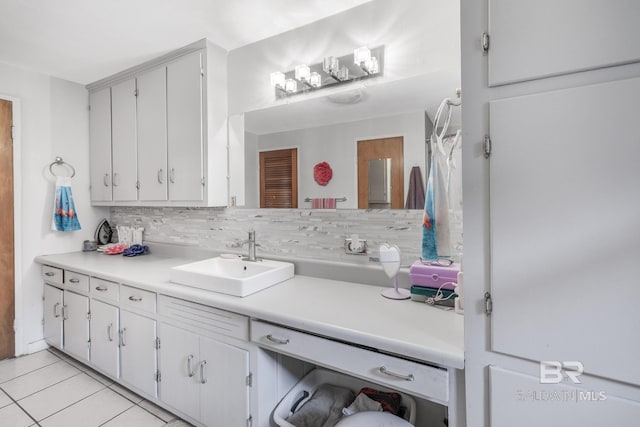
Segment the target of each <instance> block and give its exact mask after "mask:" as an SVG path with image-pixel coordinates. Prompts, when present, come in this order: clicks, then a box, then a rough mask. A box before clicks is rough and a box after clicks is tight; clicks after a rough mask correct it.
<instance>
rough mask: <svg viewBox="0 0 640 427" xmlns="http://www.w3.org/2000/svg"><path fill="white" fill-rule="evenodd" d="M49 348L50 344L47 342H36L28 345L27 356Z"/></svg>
mask: <svg viewBox="0 0 640 427" xmlns="http://www.w3.org/2000/svg"><path fill="white" fill-rule="evenodd" d="M47 348H49V344H47V342H46V341H45V340H43V339H42V340H38V341H34V342H31V343H29V344H28V345H27V353H26V354H31V353H37V352H38V351H40V350H45V349H47Z"/></svg>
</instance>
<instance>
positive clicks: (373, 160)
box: [358, 136, 404, 209]
mask: <svg viewBox="0 0 640 427" xmlns="http://www.w3.org/2000/svg"><path fill="white" fill-rule="evenodd" d="M403 153H404V138H403V137H402V136H396V137H392V138H379V139H368V140H363V141H358V209H381V208H391V209H403V208H404V154H403Z"/></svg>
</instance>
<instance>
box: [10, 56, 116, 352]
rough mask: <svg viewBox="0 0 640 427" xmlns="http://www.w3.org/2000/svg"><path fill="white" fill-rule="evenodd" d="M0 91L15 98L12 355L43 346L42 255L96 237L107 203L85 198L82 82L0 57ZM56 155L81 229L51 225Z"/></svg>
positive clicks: (85, 117)
mask: <svg viewBox="0 0 640 427" xmlns="http://www.w3.org/2000/svg"><path fill="white" fill-rule="evenodd" d="M0 97H4V98H10V99H17V100H19V104H20V111H19V121H20V122H19V124H20V129H19V131H18V133H19V140H18V141H17V143H16V144H15V146H14V151H17V153H15V154H14V157H15V158H18V159H21V162H20V163H18V164H14V176H15V180H16V196H15V198H16V200H19V199H21V202H20V203H19V204H18V205H17V206H16V209H17V210H19V212H18V213H19V215H20V224H19V225H20V229H18V230H16V239H19V240H21V245H20V243H19V244H18V245H17V246H16V249H18V248H19V247H20V246H21V249H19V252H16V258H17V263H18V267H17V269H16V302H17V304H16V326H17V331H16V354H23V353H28V352H32V351H36V350H37V349H39V348H41V347H42V346H43V342H42V341H41V340H42V323H41V321H42V289H43V284H42V280H41V278H40V268H39V266H38V265H37V264H35V263H34V262H33V259H34V257H36V256H37V255H40V254H48V253H60V252H68V251H77V250H80V249H81V247H82V241H83V240H85V239H90V238H92V236H93V229H94V227H95V226H96V224H97V222H98V220H99V219H100V218H102V217H106V216H108V215H109V211H108V209H105V208H102V209H98V208H92V207H91V206H90V197H89V143H88V141H89V114H88V108H87V106H88V95H87V91H86V89H85V88H84V86H82V85H79V84H76V83H71V82H68V81H64V80H60V79H57V78H54V77H51V76H47V75H43V74H39V73H36V72H32V71H28V70H24V69H20V68H16V67H13V66H10V65H7V64H1V63H0ZM56 156H60V157H62V158H64V160H65V161H66V162H68V163H70V164H71V165H73V166H74V167H75V170H76V176H75V178H74V179H73V194H74V199H75V203H76V208H77V211H78V218H79V220H80V224H81V225H82V230H80V231H75V232H71V233H59V232H53V231H51V212H52V208H53V191H54V179H53V178H52V177H51V175H50V173H49V169H48V168H49V164H50V163H51V162H52V161H53V160H54V158H55V157H56Z"/></svg>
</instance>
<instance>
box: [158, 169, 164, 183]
mask: <svg viewBox="0 0 640 427" xmlns="http://www.w3.org/2000/svg"><path fill="white" fill-rule="evenodd" d="M158 184H164V169H160V170H159V171H158Z"/></svg>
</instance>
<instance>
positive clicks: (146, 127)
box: [137, 67, 167, 201]
mask: <svg viewBox="0 0 640 427" xmlns="http://www.w3.org/2000/svg"><path fill="white" fill-rule="evenodd" d="M137 83H138V179H139V181H140V189H139V192H138V199H139V200H144V201H153V200H167V69H166V67H160V68H157V69H155V70H151V71H149V72H146V73H144V74H141V75H140V76H138V78H137Z"/></svg>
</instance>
